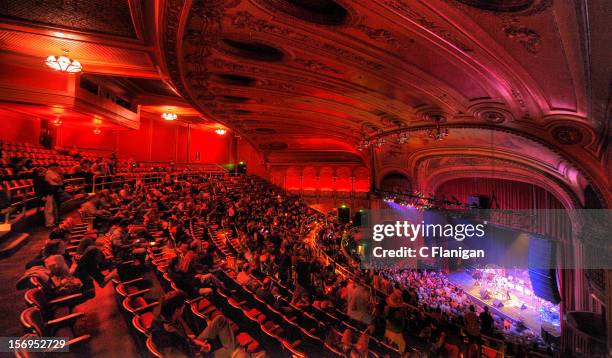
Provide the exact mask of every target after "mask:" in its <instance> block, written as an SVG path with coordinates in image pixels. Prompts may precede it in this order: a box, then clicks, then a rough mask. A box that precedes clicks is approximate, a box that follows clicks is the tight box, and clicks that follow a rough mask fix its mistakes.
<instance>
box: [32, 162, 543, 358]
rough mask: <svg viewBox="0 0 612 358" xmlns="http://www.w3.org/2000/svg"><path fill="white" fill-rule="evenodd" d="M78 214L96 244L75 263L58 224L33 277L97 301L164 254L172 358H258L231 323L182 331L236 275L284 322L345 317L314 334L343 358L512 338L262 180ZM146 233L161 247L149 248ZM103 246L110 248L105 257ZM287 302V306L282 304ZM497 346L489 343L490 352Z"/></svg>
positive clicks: (124, 198)
mask: <svg viewBox="0 0 612 358" xmlns="http://www.w3.org/2000/svg"><path fill="white" fill-rule="evenodd" d="M73 154H74V153H73ZM107 167H110V166H107ZM50 170H53V168H50ZM105 170H106V169H105ZM109 170H110V169H109ZM47 176H49V178H47ZM54 176H56V175H55V174H54V173H53V171H51V173H49V172H47V174H46V175H45V181H46V182H47V184H49V185H50V186H57V187H58V189H59V188H61V185H62V183H61V175H57V176H56V177H54ZM47 195H49V196H52V195H56V194H55V193H53V192H48V194H47ZM52 210H53V209H52ZM45 212H46V211H45ZM80 213H81V216H82V217H88V218H92V220H93V228H95V229H96V230H97V232H98V234H99V235H100V236H99V237H98V238H97V239H96V237H92V238H91V239H89V240H81V242H80V244H79V247H78V248H77V254H76V255H75V256H70V255H67V254H66V250H65V246H66V240H67V236H68V235H67V234H66V229H65V228H64V227H62V225H64V226H65V225H69V224H65V223H64V224H62V225H60V227H59V228H56V229H54V230H53V231H52V232H51V234H50V237H49V240H48V241H47V242H46V243H45V245H44V248H43V250H42V251H41V253H40V254H39V256H37V257H36V258H34V259H33V260H32V261H31V262H30V263H29V264H28V272H27V274H26V275H25V276H26V277H29V276H30V275H37V276H38V277H40V278H41V280H42V281H43V282H44V283H45V284H46V285H48V286H49V290H50V291H51V292H52V291H56V292H55V294H59V293H60V292H61V293H66V292H72V291H75V290H84V291H86V292H88V293H89V295H88V297H94V296H95V285H94V281H95V282H96V283H97V284H98V285H99V286H104V285H106V284H107V283H108V282H109V281H110V280H112V279H113V278H116V277H117V270H116V262H117V261H119V260H121V261H125V260H133V261H134V262H136V264H137V265H141V266H143V267H144V266H146V265H147V260H149V259H150V257H149V251H150V245H153V244H155V245H157V248H158V249H159V250H161V252H162V253H164V254H165V255H167V257H169V259H168V262H167V271H166V273H167V275H168V277H169V278H170V279H171V281H172V283H173V287H174V288H175V289H174V290H172V291H171V292H169V293H167V294H166V295H164V297H162V299H161V306H160V311H159V313H158V314H157V317H156V318H155V320H154V321H153V323H152V325H151V328H150V334H151V337H152V340H153V342H154V344H155V345H156V346H157V348H158V349H159V350H160V351H162V352H164V353H167V354H171V355H172V356H174V355H184V356H194V355H195V354H196V353H197V354H212V353H211V352H214V355H215V356H227V357H230V356H248V355H253V353H248V352H246V351H245V349H244V347H240V346H239V345H238V344H237V343H236V337H234V332H233V331H232V329H230V326H231V320H232V318H233V317H229V316H225V315H218V316H216V317H215V318H214V319H212V320H210V321H209V322H208V325H207V326H206V328H205V329H204V330H202V331H201V332H199V333H198V332H190V331H189V330H188V329H186V328H185V325H184V324H183V322H182V317H183V311H184V308H185V305H186V304H187V303H188V302H189V301H188V300H191V299H195V298H198V297H201V296H206V297H209V296H215V295H227V294H230V295H231V294H232V293H233V291H234V290H235V288H231V287H230V286H229V283H228V281H227V280H226V278H224V277H225V276H223V275H221V274H220V270H231V271H233V272H236V275H235V282H237V284H238V285H239V286H241V287H244V289H246V290H248V291H249V292H253V293H254V295H256V296H257V297H258V298H259V299H261V300H263V301H264V302H266V303H267V304H269V305H270V306H272V307H274V308H275V309H276V310H278V311H279V312H282V313H284V314H287V315H290V314H292V313H295V312H297V311H300V312H302V311H304V312H307V311H309V310H316V311H323V312H330V313H333V314H334V315H335V317H342V320H343V321H344V322H347V325H346V326H345V327H347V328H341V327H337V329H338V330H341V331H340V332H337V330H335V329H334V330H317V329H316V327H315V329H313V330H312V331H311V332H310V333H311V334H313V335H317V336H319V337H321V340H322V341H324V342H325V343H326V345H327V344H328V345H329V346H330V347H337V348H338V349H339V351H340V354H342V355H345V356H351V357H366V356H368V355H369V354H376V349H378V348H380V347H385V346H387V347H393V348H391V352H395V354H397V355H402V356H430V357H460V356H461V354H463V356H466V357H472V356H479V354H480V353H481V352H480V349H481V344H482V343H483V342H485V340H486V339H488V338H486V337H495V336H497V337H498V338H500V339H503V338H504V336H502V335H501V333H503V332H504V330H506V331H507V330H508V329H507V326H506V325H505V324H504V323H502V324H500V323H499V322H498V320H496V319H494V318H493V316H492V315H491V313H490V312H488V310H487V309H485V310H483V311H482V312H480V313H478V311H477V308H476V307H475V305H474V303H473V302H471V300H470V299H469V298H468V296H467V295H466V293H465V292H463V291H462V290H461V289H460V288H458V287H456V286H454V285H453V284H452V283H451V282H449V280H448V278H447V277H446V276H445V275H444V274H443V273H441V272H435V271H427V270H405V269H404V270H401V269H398V270H381V271H376V272H375V271H371V270H361V269H359V268H358V267H357V266H356V265H354V264H353V263H352V258H351V257H350V255H348V256H347V255H346V251H345V250H344V248H343V244H342V242H343V240H344V241H346V240H347V239H350V238H349V237H348V232H349V226H348V225H347V224H344V225H343V224H341V223H339V222H338V221H337V220H336V219H335V218H333V217H330V216H327V215H324V214H321V213H318V212H316V211H315V210H313V209H311V208H310V207H309V206H308V205H306V203H304V202H303V201H302V200H301V199H300V198H298V197H293V196H287V195H285V194H284V193H283V191H282V190H280V189H279V188H276V187H274V186H272V185H270V184H268V183H265V182H264V181H262V180H261V179H258V178H256V177H252V176H241V177H234V178H227V177H226V178H201V179H200V180H194V181H190V182H187V181H183V182H178V181H175V180H173V179H172V178H171V177H169V176H168V177H166V178H165V179H164V181H163V182H161V183H159V184H157V185H152V186H144V185H143V184H142V183H141V182H136V183H134V184H132V185H128V184H126V185H124V186H122V187H120V188H116V189H112V190H102V191H101V192H99V193H97V194H95V195H93V196H90V197H89V198H88V200H87V201H86V202H85V203H83V204H82V206H81V209H80ZM53 220H57V216H56V217H55V218H54V219H53ZM55 223H56V222H55V221H53V222H52V221H49V222H48V224H51V225H53V224H55ZM147 228H155V229H156V230H159V231H160V232H161V233H162V235H161V236H160V237H163V238H165V239H164V240H159V239H157V238H154V237H152V236H151V234H150V231H148V230H147ZM194 228H196V229H198V230H201V232H203V236H201V237H198V236H197V235H195V234H194V233H195V230H194ZM215 233H216V234H215ZM219 237H221V239H220V238H219ZM219 240H221V241H219ZM100 242H104V243H107V244H108V246H109V251H108V252H104V251H103V250H101V249H100V247H99V246H100ZM285 291H287V292H290V293H291V296H290V297H289V300H284V299H283V292H285ZM338 333H339V334H338ZM483 335H484V336H485V338H483ZM490 339H491V341H486V343H487V344H491V345H494V344H495V341H496V340H495V339H494V338H490ZM499 342H502V343H503V341H501V340H500V341H499ZM534 342H536V341H535V340H531V341H529V342H528V343H529V344H532V343H533V344H535V343H534ZM506 343H507V344H506V348H505V350H506V354H512V355H513V356H515V357H527V356H528V355H529V353H528V352H529V350H530V349H533V348H536V347H533V346H531V345H527V344H508V342H506ZM521 343H522V342H521ZM264 348H265V347H264ZM500 349H501V348H500ZM262 354H263V353H262V352H259V353H258V355H262ZM267 354H268V355H272V356H274V352H267ZM379 355H380V354H379Z"/></svg>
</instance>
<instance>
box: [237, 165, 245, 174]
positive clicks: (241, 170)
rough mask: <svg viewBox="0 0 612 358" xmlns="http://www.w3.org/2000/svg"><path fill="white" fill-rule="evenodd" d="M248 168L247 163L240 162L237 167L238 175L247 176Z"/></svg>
mask: <svg viewBox="0 0 612 358" xmlns="http://www.w3.org/2000/svg"><path fill="white" fill-rule="evenodd" d="M246 172H247V167H246V163H245V162H240V163H238V165H236V174H246Z"/></svg>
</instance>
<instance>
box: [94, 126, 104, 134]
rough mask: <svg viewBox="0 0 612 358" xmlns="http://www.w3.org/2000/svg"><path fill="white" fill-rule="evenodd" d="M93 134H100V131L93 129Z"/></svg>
mask: <svg viewBox="0 0 612 358" xmlns="http://www.w3.org/2000/svg"><path fill="white" fill-rule="evenodd" d="M93 133H94V134H96V135H97V134H100V133H102V131H101V130H100V128H98V127H96V128H94V130H93Z"/></svg>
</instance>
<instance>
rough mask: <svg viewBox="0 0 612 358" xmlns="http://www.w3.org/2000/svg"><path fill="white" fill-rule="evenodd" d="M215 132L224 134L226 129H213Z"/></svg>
mask: <svg viewBox="0 0 612 358" xmlns="http://www.w3.org/2000/svg"><path fill="white" fill-rule="evenodd" d="M215 133H217V134H218V135H225V133H227V130H225V129H223V128H217V129H215Z"/></svg>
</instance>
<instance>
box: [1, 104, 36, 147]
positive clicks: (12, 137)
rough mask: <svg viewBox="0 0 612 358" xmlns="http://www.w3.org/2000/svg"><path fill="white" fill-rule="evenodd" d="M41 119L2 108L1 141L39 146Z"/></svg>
mask: <svg viewBox="0 0 612 358" xmlns="http://www.w3.org/2000/svg"><path fill="white" fill-rule="evenodd" d="M39 137H40V119H38V118H35V117H32V116H28V115H25V114H21V113H17V112H12V111H8V110H6V109H2V108H0V140H5V141H7V142H22V143H24V142H25V143H32V144H38V140H39Z"/></svg>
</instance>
